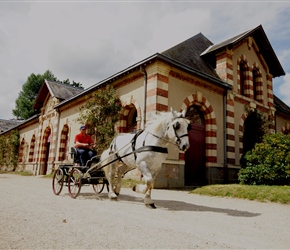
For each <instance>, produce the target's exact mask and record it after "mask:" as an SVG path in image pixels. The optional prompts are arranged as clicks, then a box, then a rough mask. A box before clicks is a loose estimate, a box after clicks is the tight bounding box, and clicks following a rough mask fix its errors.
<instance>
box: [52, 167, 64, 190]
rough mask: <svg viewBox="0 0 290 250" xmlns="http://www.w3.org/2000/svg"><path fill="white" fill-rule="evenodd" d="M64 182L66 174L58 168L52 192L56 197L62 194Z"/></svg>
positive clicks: (54, 175) (53, 180)
mask: <svg viewBox="0 0 290 250" xmlns="http://www.w3.org/2000/svg"><path fill="white" fill-rule="evenodd" d="M63 182H64V173H63V170H62V169H60V168H58V169H57V170H55V172H54V174H53V179H52V190H53V193H54V194H55V195H59V194H60V193H61V190H62V187H63Z"/></svg>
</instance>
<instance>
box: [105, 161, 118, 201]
mask: <svg viewBox="0 0 290 250" xmlns="http://www.w3.org/2000/svg"><path fill="white" fill-rule="evenodd" d="M117 167H118V164H116V162H113V163H111V164H110V166H109V168H108V169H109V171H108V172H107V173H106V176H107V179H108V182H109V193H108V196H109V198H110V199H116V198H117V194H116V193H115V189H114V181H115V177H116V169H117Z"/></svg>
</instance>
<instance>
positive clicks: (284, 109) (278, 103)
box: [274, 95, 290, 115]
mask: <svg viewBox="0 0 290 250" xmlns="http://www.w3.org/2000/svg"><path fill="white" fill-rule="evenodd" d="M274 105H275V108H276V110H277V112H279V111H280V112H281V113H283V114H287V115H290V107H289V106H288V105H287V104H286V103H284V102H283V101H282V100H280V99H279V98H278V97H277V96H275V95H274Z"/></svg>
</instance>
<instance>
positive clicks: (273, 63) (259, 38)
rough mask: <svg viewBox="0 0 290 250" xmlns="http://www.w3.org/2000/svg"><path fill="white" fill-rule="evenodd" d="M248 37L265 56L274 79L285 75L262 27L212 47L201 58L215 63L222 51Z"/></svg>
mask: <svg viewBox="0 0 290 250" xmlns="http://www.w3.org/2000/svg"><path fill="white" fill-rule="evenodd" d="M247 37H253V39H254V40H255V42H256V44H257V46H258V48H259V53H260V54H262V55H263V58H264V59H265V61H266V63H267V65H268V67H269V71H270V73H271V74H272V75H273V77H278V76H282V75H285V71H284V69H283V68H282V66H281V64H280V62H279V60H278V58H277V56H276V54H275V52H274V50H273V48H272V46H271V44H270V42H269V40H268V38H267V36H266V34H265V32H264V29H263V28H262V26H261V25H259V26H258V27H256V28H254V29H251V30H248V31H245V32H243V33H241V34H239V35H237V36H234V37H232V38H230V39H227V40H225V41H223V42H220V43H218V44H215V45H211V46H210V47H209V48H208V49H206V50H205V51H204V52H203V53H202V54H201V56H202V57H203V58H205V59H206V60H209V62H211V63H215V56H216V54H217V53H218V52H219V51H220V50H223V49H224V48H225V47H228V48H232V47H233V46H235V45H237V44H239V43H240V42H241V41H242V40H244V39H245V38H247Z"/></svg>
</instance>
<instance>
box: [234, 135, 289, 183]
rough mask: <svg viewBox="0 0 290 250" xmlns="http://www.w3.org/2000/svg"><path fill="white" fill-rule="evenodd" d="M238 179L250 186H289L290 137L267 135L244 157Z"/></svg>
mask: <svg viewBox="0 0 290 250" xmlns="http://www.w3.org/2000/svg"><path fill="white" fill-rule="evenodd" d="M238 179H239V181H240V182H241V183H242V184H250V185H289V184H290V136H289V135H284V134H282V133H277V134H267V135H265V136H264V138H263V142H261V143H257V144H256V145H255V147H254V149H253V150H251V151H248V152H247V153H246V155H245V156H244V166H243V167H242V168H241V169H240V171H239V174H238Z"/></svg>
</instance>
